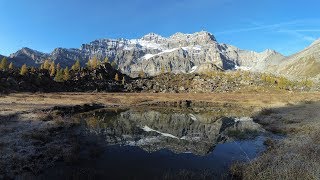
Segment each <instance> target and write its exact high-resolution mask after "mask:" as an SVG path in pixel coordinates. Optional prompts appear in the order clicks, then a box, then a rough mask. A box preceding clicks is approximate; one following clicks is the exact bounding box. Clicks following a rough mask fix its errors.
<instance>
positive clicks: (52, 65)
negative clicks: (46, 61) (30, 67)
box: [49, 61, 56, 77]
mask: <svg viewBox="0 0 320 180" xmlns="http://www.w3.org/2000/svg"><path fill="white" fill-rule="evenodd" d="M49 71H50V76H51V77H52V76H54V74H55V73H56V68H55V64H54V62H53V61H52V62H51V64H50V68H49Z"/></svg>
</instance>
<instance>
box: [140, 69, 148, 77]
mask: <svg viewBox="0 0 320 180" xmlns="http://www.w3.org/2000/svg"><path fill="white" fill-rule="evenodd" d="M145 76H146V74H145V73H144V72H143V70H141V71H140V72H139V77H140V78H144V77H145Z"/></svg>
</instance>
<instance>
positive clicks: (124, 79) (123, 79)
mask: <svg viewBox="0 0 320 180" xmlns="http://www.w3.org/2000/svg"><path fill="white" fill-rule="evenodd" d="M125 82H126V78H125V77H124V76H123V77H122V85H124V83H125Z"/></svg>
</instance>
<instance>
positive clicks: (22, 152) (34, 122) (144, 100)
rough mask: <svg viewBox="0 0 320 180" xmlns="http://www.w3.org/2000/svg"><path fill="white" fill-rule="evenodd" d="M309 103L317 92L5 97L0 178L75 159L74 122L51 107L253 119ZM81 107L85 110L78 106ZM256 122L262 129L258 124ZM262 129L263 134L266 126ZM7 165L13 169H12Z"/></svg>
mask: <svg viewBox="0 0 320 180" xmlns="http://www.w3.org/2000/svg"><path fill="white" fill-rule="evenodd" d="M310 100H313V101H317V100H320V93H293V94H290V93H284V94H269V93H265V94H264V93H244V94H232V93H230V94H228V93H210V94H177V95H168V94H144V93H142V94H138V93H134V94H130V93H129V94H123V93H101V94H100V93H97V94H95V93H94V94H91V93H89V94H86V93H75V94H73V93H53V94H29V93H19V94H10V95H7V96H2V97H1V98H0V107H1V108H0V109H1V111H0V116H1V120H0V134H1V138H0V149H1V150H2V152H6V154H7V155H6V156H4V155H3V154H2V155H1V157H2V159H3V160H4V159H5V160H6V163H3V164H2V167H0V172H1V171H2V172H1V173H0V174H6V173H8V172H9V174H6V176H3V177H1V178H13V177H22V178H23V177H28V174H29V175H32V174H37V173H39V172H41V171H43V169H46V168H47V167H52V165H53V164H54V163H55V162H56V161H57V160H59V161H60V160H63V161H66V162H68V161H70V162H72V161H73V160H74V159H76V158H77V157H73V155H74V154H75V152H77V151H78V150H79V145H78V144H77V143H76V142H77V141H79V139H77V137H76V135H75V134H73V133H70V132H73V131H74V130H73V129H74V127H75V126H77V125H76V123H77V122H76V121H75V120H74V119H73V117H72V116H71V115H70V114H69V113H61V114H59V113H57V112H54V111H55V110H56V111H57V109H55V108H54V107H56V108H57V107H66V106H67V107H71V108H72V107H73V108H74V107H78V108H79V107H85V108H82V109H80V110H81V111H82V112H86V111H91V110H94V109H100V108H104V107H114V108H118V107H121V108H128V107H132V106H135V107H137V109H139V108H140V109H142V110H143V108H144V107H151V108H152V107H157V106H161V107H168V106H170V107H174V108H177V109H179V108H186V107H187V108H188V107H189V108H191V109H192V108H195V109H197V108H199V107H201V108H207V109H210V108H214V107H217V106H221V105H222V106H226V107H227V108H228V107H229V108H230V109H233V108H235V107H239V106H240V107H241V108H242V109H246V110H247V111H248V112H251V113H250V114H249V115H250V116H254V115H256V114H259V112H261V110H262V109H265V108H266V109H269V108H271V107H286V106H288V104H289V106H290V105H294V104H298V103H299V102H305V103H308V102H310ZM85 103H87V104H88V105H84V106H83V104H85ZM77 105H81V106H77ZM174 108H173V109H174ZM54 109H55V110H54ZM58 110H59V108H58ZM60 110H61V109H60ZM72 110H73V111H74V113H75V114H77V113H79V112H80V111H79V112H77V111H78V110H79V109H72ZM66 111H70V109H66ZM60 112H61V111H60ZM234 113H239V112H234ZM241 113H243V112H241ZM268 122H269V121H268ZM259 123H262V124H263V122H259ZM263 125H264V126H265V127H266V128H267V129H268V125H267V124H263ZM268 130H271V129H270V128H269V129H268ZM10 144H13V145H14V146H13V147H12V146H11V145H10ZM19 144H20V145H19ZM21 145H22V146H21ZM9 146H10V147H9ZM52 147H55V148H52ZM9 149H13V151H10V150H9ZM39 152H41V153H39ZM62 152H63V153H62ZM13 164H17V165H15V166H12V165H13ZM25 164H27V165H25Z"/></svg>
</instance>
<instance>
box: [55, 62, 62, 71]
mask: <svg viewBox="0 0 320 180" xmlns="http://www.w3.org/2000/svg"><path fill="white" fill-rule="evenodd" d="M56 70H57V71H60V70H61V66H60V63H58V64H57V68H56Z"/></svg>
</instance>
